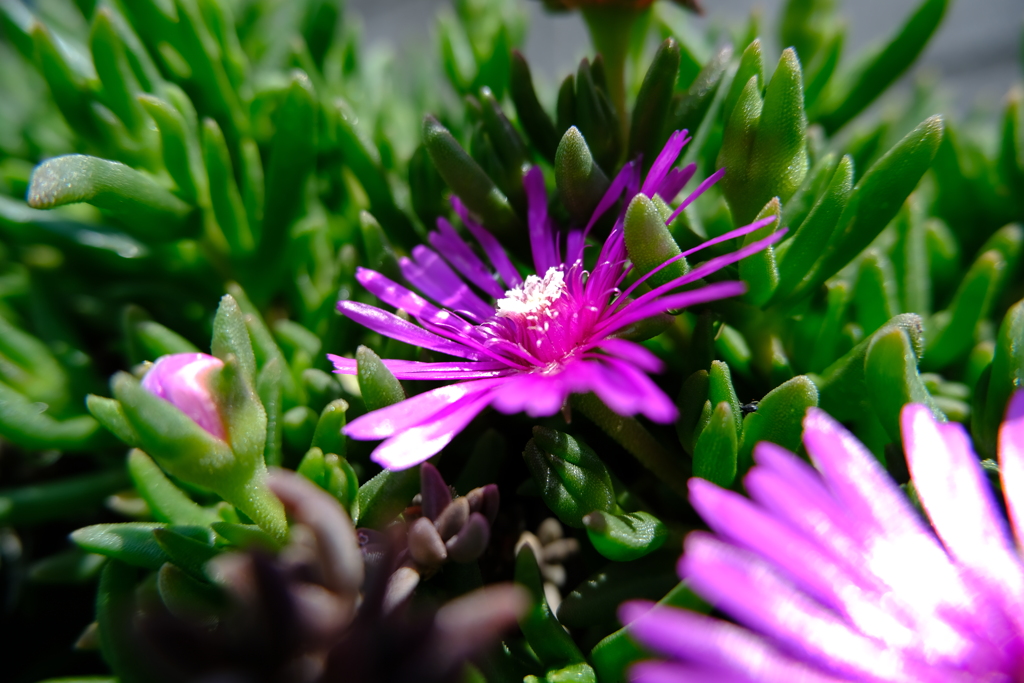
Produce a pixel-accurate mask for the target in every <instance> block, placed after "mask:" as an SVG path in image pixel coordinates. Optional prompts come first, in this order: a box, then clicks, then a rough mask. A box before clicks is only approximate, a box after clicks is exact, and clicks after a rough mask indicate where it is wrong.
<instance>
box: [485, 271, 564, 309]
mask: <svg viewBox="0 0 1024 683" xmlns="http://www.w3.org/2000/svg"><path fill="white" fill-rule="evenodd" d="M564 291H565V274H564V273H563V272H562V271H561V270H560V269H558V268H548V272H546V273H544V278H543V279H541V278H539V277H538V276H536V275H528V276H527V277H526V281H525V282H523V284H521V285H519V286H518V287H516V288H515V289H510V290H508V291H507V292H505V298H503V299H498V315H499V316H501V317H503V318H510V317H518V316H529V315H533V314H536V313H538V312H540V311H543V310H544V309H546V308H547V307H548V306H550V305H551V302H552V301H554V300H555V299H557V298H558V297H560V296H561V295H562V292H564Z"/></svg>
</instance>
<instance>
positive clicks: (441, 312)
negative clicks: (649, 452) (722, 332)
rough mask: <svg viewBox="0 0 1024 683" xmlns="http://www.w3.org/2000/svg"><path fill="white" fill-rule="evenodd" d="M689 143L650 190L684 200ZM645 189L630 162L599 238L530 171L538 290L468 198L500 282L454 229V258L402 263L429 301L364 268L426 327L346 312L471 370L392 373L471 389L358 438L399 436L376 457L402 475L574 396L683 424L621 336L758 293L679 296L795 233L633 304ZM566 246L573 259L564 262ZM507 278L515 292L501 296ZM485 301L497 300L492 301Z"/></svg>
mask: <svg viewBox="0 0 1024 683" xmlns="http://www.w3.org/2000/svg"><path fill="white" fill-rule="evenodd" d="M686 142H687V138H686V135H685V133H677V134H674V135H672V136H671V139H670V141H669V144H668V145H666V146H665V149H664V150H663V151H662V153H661V154H660V155H659V156H658V158H657V159H656V160H655V163H654V167H653V169H652V171H651V173H650V174H648V177H647V180H646V182H645V183H644V185H643V189H644V190H645V191H648V192H654V191H656V190H658V189H659V188H663V187H666V186H667V187H669V189H670V191H671V192H672V193H673V194H674V193H675V192H678V188H681V187H682V184H684V183H685V181H686V180H688V179H689V176H690V175H692V174H693V169H692V168H690V167H688V168H687V169H686V170H684V171H679V172H676V169H673V168H672V166H673V164H674V163H675V162H676V159H677V158H678V156H679V153H680V150H681V149H682V147H683V145H685V144H686ZM642 180H643V179H642V177H641V167H640V165H639V163H638V162H637V161H631V162H629V163H627V164H626V165H625V166H624V167H623V168H622V170H621V171H620V172H619V173H618V175H616V177H615V179H614V180H613V181H612V182H611V186H610V187H609V188H608V190H607V191H606V192H605V194H604V196H603V197H602V198H601V200H600V201H599V202H598V206H597V208H596V209H595V211H594V213H593V215H592V216H591V219H590V221H589V222H588V225H587V227H586V228H585V229H583V230H580V229H579V228H578V227H577V228H572V229H569V230H559V229H557V228H556V226H555V225H554V223H553V221H552V217H551V216H550V214H549V212H548V203H547V196H546V192H545V189H544V177H543V175H542V174H541V171H540V169H539V168H536V167H535V168H532V169H530V170H529V171H528V172H527V173H526V176H525V178H524V189H525V192H526V198H527V209H528V211H527V219H528V227H529V235H530V244H531V248H532V253H533V261H534V266H535V269H536V272H535V273H533V274H531V275H528V276H527V277H526V278H525V279H524V278H522V277H521V276H520V274H519V273H518V271H516V269H515V267H514V266H513V264H512V262H511V260H510V259H509V257H508V254H506V253H505V250H504V249H503V248H502V247H501V245H499V244H498V242H497V240H495V239H494V237H493V235H491V234H490V233H488V232H487V231H486V230H485V229H484V228H483V227H482V226H481V225H479V224H478V223H476V221H475V219H474V218H473V217H472V216H471V215H470V214H469V211H468V210H467V209H466V207H465V206H464V205H463V204H462V202H460V201H458V200H457V199H456V200H453V202H452V205H453V207H454V209H455V212H456V213H457V214H458V215H459V216H460V217H461V218H462V221H463V223H464V224H465V226H466V229H467V230H468V231H469V232H470V234H472V235H473V237H474V238H475V239H476V241H477V243H478V244H479V247H480V249H481V250H482V251H483V253H484V254H485V255H486V256H487V258H488V259H489V260H490V262H491V265H492V266H493V268H494V270H495V271H496V275H492V274H490V273H489V272H487V269H486V267H485V266H484V264H483V262H482V261H481V260H480V258H479V257H478V256H477V255H476V254H475V253H474V252H473V250H472V249H471V248H470V246H469V245H468V244H467V243H466V242H465V241H464V240H463V239H462V238H461V237H460V236H459V235H458V233H456V232H455V229H454V228H453V227H452V226H451V225H450V224H449V223H448V222H447V221H444V220H440V221H438V232H436V233H433V234H432V235H431V236H430V241H431V244H433V245H434V246H435V248H437V249H438V251H439V252H441V253H440V254H439V253H437V252H435V251H433V250H432V249H429V248H427V247H424V246H419V247H416V248H415V249H413V251H412V256H413V258H412V259H409V258H403V259H400V261H399V265H400V267H401V269H402V273H403V275H404V278H405V280H406V281H408V284H409V285H410V286H411V287H412V288H414V289H415V290H417V291H413V289H409V288H408V287H406V286H403V285H401V284H399V283H396V282H392V281H391V280H389V279H388V278H386V277H384V276H383V275H381V274H380V273H376V272H374V271H370V270H366V269H363V268H360V269H358V270H357V271H356V279H357V280H358V281H359V282H360V283H361V284H362V285H363V286H364V287H366V289H367V290H369V291H370V293H372V294H374V295H375V296H377V298H379V299H380V300H381V301H383V302H384V303H385V304H388V305H390V306H394V307H395V308H398V309H402V310H404V311H406V312H407V313H408V314H409V315H411V316H412V317H414V318H415V319H416V323H417V324H413V323H410V322H408V321H405V320H403V319H401V318H399V317H398V316H397V315H394V314H390V313H386V312H384V311H381V310H379V309H376V308H374V307H372V306H367V305H365V304H360V303H355V302H342V303H340V304H339V306H338V310H340V311H341V312H343V313H344V314H345V315H347V316H349V317H351V318H352V319H354V320H357V321H359V322H361V323H363V324H364V325H365V326H366V327H368V328H370V329H372V330H375V331H377V332H379V333H381V334H383V335H386V336H388V337H391V338H393V339H398V340H400V341H403V342H406V343H410V344H416V345H418V346H421V347H423V348H425V349H429V350H432V351H437V352H440V353H445V354H448V355H451V356H455V357H457V358H464V359H466V360H465V361H442V362H439V363H425V362H416V361H400V360H388V359H384V364H385V366H386V367H388V368H389V369H390V370H391V371H392V372H393V373H394V374H395V376H396V377H399V378H401V379H430V380H440V381H456V382H458V381H461V383H460V384H455V385H452V386H449V387H443V388H441V389H435V390H433V391H429V392H426V393H425V394H421V395H419V396H415V397H413V398H411V399H408V400H406V401H403V402H402V403H399V404H397V405H394V406H389V407H387V408H383V409H381V410H378V411H375V412H373V413H370V414H369V415H364V416H362V417H359V418H357V419H355V420H353V421H352V422H351V423H350V424H349V425H348V426H347V427H346V428H345V433H346V434H348V435H349V436H351V437H352V438H356V439H387V441H386V442H385V443H383V444H381V445H380V446H379V447H378V448H377V450H375V451H374V453H375V456H374V457H375V459H376V460H377V461H378V462H380V463H383V464H385V465H387V466H388V467H408V466H411V465H412V464H415V463H417V462H420V461H422V460H423V459H425V458H427V457H429V456H430V455H433V454H434V453H436V452H437V451H438V450H439V449H440V448H442V447H443V446H444V445H445V444H447V443H449V442H450V441H451V439H452V438H453V437H454V435H455V434H456V433H457V432H458V430H460V429H462V428H463V427H464V426H465V425H466V423H467V422H468V420H470V419H472V417H473V416H475V415H476V414H478V413H479V412H480V411H482V410H483V409H484V408H485V407H486V406H493V407H494V408H495V409H496V410H498V411H499V412H503V413H519V412H523V413H526V414H527V415H530V416H533V417H540V416H548V415H554V414H556V413H558V412H559V411H561V410H563V409H564V407H565V405H566V401H567V400H568V398H569V395H570V394H574V393H587V392H594V393H596V394H597V395H598V396H599V397H600V398H601V399H602V400H603V401H604V402H605V403H606V404H607V405H608V406H609V407H610V408H611V409H612V410H614V411H616V412H617V413H619V414H621V415H638V414H639V415H644V416H645V417H647V418H648V419H651V420H653V421H655V422H661V423H670V422H672V421H673V420H675V419H676V418H677V417H678V410H677V408H676V406H675V403H674V402H673V401H672V400H671V399H670V398H669V397H668V396H666V395H665V393H664V392H663V391H662V390H661V389H660V388H659V387H658V386H657V384H655V383H654V382H653V381H652V380H651V378H650V377H649V376H648V374H647V373H652V372H659V371H661V369H662V368H663V367H664V364H663V363H662V362H661V360H660V359H658V358H657V357H656V356H655V355H654V354H652V353H651V352H650V351H647V350H646V349H644V348H643V347H641V346H639V345H637V344H634V343H632V342H628V341H624V340H622V339H617V338H616V336H617V335H620V334H622V333H623V332H624V330H625V328H627V327H629V326H631V325H633V324H634V323H636V322H639V321H641V320H643V319H645V318H650V317H653V316H658V315H663V314H664V313H665V312H666V311H668V310H669V309H676V308H682V307H684V306H688V305H694V304H699V303H705V302H708V301H712V300H715V299H719V298H722V297H726V296H734V295H736V294H739V293H741V292H743V291H744V290H745V285H744V284H743V283H737V282H725V283H716V284H711V285H707V286H703V287H699V288H695V289H692V290H691V291H687V292H681V293H680V292H675V293H671V290H673V289H676V288H677V287H678V286H680V285H682V284H686V283H688V282H692V281H693V280H696V279H699V278H700V277H702V276H703V275H707V274H710V273H712V272H714V271H716V270H718V269H720V268H724V267H725V266H727V265H729V264H732V263H735V262H736V261H737V260H738V259H739V258H742V257H743V256H746V255H749V254H752V253H754V252H755V251H757V250H758V249H763V248H765V247H767V246H768V245H770V244H773V243H775V242H776V241H778V239H780V238H781V235H782V233H781V232H777V233H775V234H773V235H772V236H770V237H768V238H766V239H762V240H759V241H758V242H757V243H755V244H751V245H748V246H745V247H743V248H741V249H740V250H739V251H737V252H736V253H735V254H732V255H728V254H727V255H724V256H718V257H716V258H712V259H710V260H709V261H708V262H707V263H704V264H702V265H701V266H698V267H697V268H696V269H694V270H693V271H691V273H690V279H685V278H683V279H680V280H678V281H676V282H675V283H673V284H672V286H671V287H669V288H664V287H662V288H656V289H655V290H652V291H650V292H647V293H645V294H643V295H642V296H639V297H637V298H636V299H633V298H631V296H630V295H631V294H632V292H633V289H634V287H635V286H634V287H631V288H629V289H627V290H626V291H625V292H623V291H622V290H621V289H620V288H621V287H622V286H623V283H624V281H625V279H626V277H627V275H628V274H629V272H630V269H631V268H632V266H631V265H630V264H629V261H628V255H627V253H626V242H625V237H624V231H623V222H624V218H623V215H622V213H623V211H624V209H625V207H626V206H627V205H628V203H629V201H630V200H631V199H632V198H633V196H635V195H636V193H637V192H638V191H640V190H641V181H642ZM709 185H710V183H707V182H706V183H704V184H703V185H702V186H701V189H698V191H697V192H696V193H694V195H691V197H690V198H688V199H687V200H686V201H692V198H693V196H695V195H696V194H699V193H700V192H702V191H703V189H704V188H707V187H708V186H709ZM673 188H675V189H673ZM617 204H618V205H620V213H619V215H618V216H616V217H615V219H616V220H615V224H614V227H613V228H612V230H611V232H610V233H609V235H608V237H607V239H605V240H604V243H603V244H602V245H601V249H600V252H599V253H598V255H597V259H596V263H595V265H594V266H593V268H592V269H591V270H590V271H589V272H588V271H587V270H585V266H584V262H583V260H582V257H583V252H584V249H585V243H586V235H587V233H588V231H589V230H590V229H591V228H592V227H593V226H594V224H595V222H596V221H597V220H598V219H600V218H601V216H603V215H605V214H606V213H607V212H608V211H610V210H612V208H613V207H614V206H616V205H617ZM771 220H774V219H771ZM768 222H770V221H763V222H759V223H758V224H755V225H754V226H750V227H748V228H744V229H741V230H737V231H733V232H731V233H729V234H728V235H724V236H722V237H719V238H716V240H713V241H712V242H710V243H709V244H716V243H718V242H720V241H723V240H726V239H732V238H734V237H737V236H741V235H744V234H747V233H749V232H750V231H752V230H756V229H758V228H760V227H763V225H767V224H768ZM563 238H564V240H565V242H564V244H565V252H566V255H567V258H565V259H563V258H562V257H561V253H560V251H561V250H560V245H561V243H562V239H563ZM498 278H500V279H501V280H502V281H504V282H505V284H506V285H507V286H508V287H509V289H508V290H501V289H500V287H499V286H498ZM481 293H483V294H484V295H485V296H488V297H494V300H493V301H491V300H485V298H484V297H482V296H481ZM424 297H426V298H424ZM428 298H429V299H431V300H433V301H434V302H437V304H439V305H435V304H434V303H431V301H428ZM331 361H332V362H333V363H334V366H335V370H336V371H337V372H339V373H345V374H351V373H354V372H356V371H357V366H356V363H355V362H354V361H353V360H351V359H346V358H340V357H337V356H331Z"/></svg>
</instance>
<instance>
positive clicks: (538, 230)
mask: <svg viewBox="0 0 1024 683" xmlns="http://www.w3.org/2000/svg"><path fill="white" fill-rule="evenodd" d="M523 189H524V190H526V204H527V207H528V208H527V223H528V224H529V226H530V250H531V251H532V252H533V265H534V267H535V268H536V269H537V273H546V272H548V269H549V268H554V267H556V266H558V265H561V259H559V258H558V250H557V249H556V248H555V236H554V233H553V231H552V229H551V219H550V218H548V197H547V193H546V192H545V191H544V174H543V173H541V170H540V167H539V166H534V167H533V168H531V169H530V170H529V171H527V173H526V175H525V176H523Z"/></svg>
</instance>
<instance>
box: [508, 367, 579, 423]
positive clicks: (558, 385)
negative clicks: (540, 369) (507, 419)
mask: <svg viewBox="0 0 1024 683" xmlns="http://www.w3.org/2000/svg"><path fill="white" fill-rule="evenodd" d="M563 374H564V373H563ZM568 396H569V388H568V387H567V386H566V382H565V378H564V377H563V376H562V375H555V376H545V375H537V374H520V375H515V376H513V377H510V378H509V379H508V380H507V381H506V382H505V383H504V384H503V385H502V386H501V388H500V389H497V390H496V391H495V393H494V409H495V410H498V411H501V412H503V413H507V414H512V413H520V412H525V413H527V414H528V415H530V416H531V417H546V416H548V415H554V414H555V413H557V412H558V411H559V410H561V409H562V405H563V404H564V403H565V399H566V398H567V397H568Z"/></svg>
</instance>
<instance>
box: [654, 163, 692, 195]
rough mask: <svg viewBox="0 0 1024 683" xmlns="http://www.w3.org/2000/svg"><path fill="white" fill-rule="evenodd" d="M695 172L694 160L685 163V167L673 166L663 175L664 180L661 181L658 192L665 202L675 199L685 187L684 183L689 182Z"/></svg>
mask: <svg viewBox="0 0 1024 683" xmlns="http://www.w3.org/2000/svg"><path fill="white" fill-rule="evenodd" d="M696 173H697V164H696V162H694V163H690V164H687V165H686V168H673V169H672V170H671V171H669V172H668V175H667V176H665V180H663V181H662V183H661V186H660V187H659V188H658V194H659V195H660V196H661V198H662V199H664V200H665V201H666V202H672V201H675V198H676V197H677V196H678V195H679V193H680V192H682V191H683V188H684V187H686V183H688V182H690V179H691V178H693V176H694V175H696Z"/></svg>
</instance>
